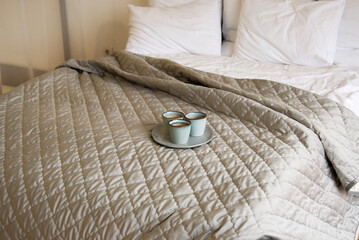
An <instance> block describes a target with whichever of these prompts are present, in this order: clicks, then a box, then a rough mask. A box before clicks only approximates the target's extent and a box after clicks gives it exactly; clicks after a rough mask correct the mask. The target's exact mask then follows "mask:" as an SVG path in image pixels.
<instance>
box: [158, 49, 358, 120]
mask: <svg viewBox="0 0 359 240" xmlns="http://www.w3.org/2000/svg"><path fill="white" fill-rule="evenodd" d="M151 56H152V57H160V58H167V59H170V60H172V61H175V62H178V63H180V64H182V65H185V66H188V67H192V68H195V69H198V70H202V71H206V72H211V73H217V74H221V75H225V76H230V77H234V78H254V79H267V80H272V81H276V82H280V83H286V84H289V85H292V86H294V87H297V88H301V89H304V90H307V91H310V92H313V93H316V94H320V95H322V96H326V97H328V98H330V99H332V100H334V101H337V102H339V103H341V104H343V105H344V106H346V107H347V108H349V109H350V110H352V111H353V112H354V113H355V114H356V115H358V116H359V67H347V66H336V65H333V66H329V67H321V68H313V67H304V66H295V65H282V64H273V63H266V62H258V61H251V60H239V59H234V58H231V57H227V56H204V55H190V54H166V55H158V54H155V55H151Z"/></svg>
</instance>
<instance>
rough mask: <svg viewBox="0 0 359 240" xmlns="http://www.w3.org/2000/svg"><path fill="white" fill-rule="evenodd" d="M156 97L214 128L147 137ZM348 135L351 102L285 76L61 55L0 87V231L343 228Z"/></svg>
mask: <svg viewBox="0 0 359 240" xmlns="http://www.w3.org/2000/svg"><path fill="white" fill-rule="evenodd" d="M198 59H200V57H198ZM203 61H204V58H203ZM196 62H197V63H198V64H199V63H200V61H196ZM203 65H205V64H203ZM212 66H213V65H212ZM168 110H179V111H182V112H185V113H188V112H193V111H201V112H204V113H206V114H207V116H208V126H209V127H211V128H212V129H213V139H212V141H211V142H210V143H209V144H206V145H203V146H201V147H198V148H193V149H171V148H166V147H163V146H161V145H158V144H157V143H155V142H154V141H153V139H152V138H151V130H152V129H153V128H154V127H156V126H158V125H159V124H161V113H163V112H165V111H168ZM358 145H359V119H358V117H357V116H356V115H355V114H354V113H352V112H351V111H350V110H348V109H347V108H345V107H343V106H342V105H341V104H338V103H337V102H335V101H332V100H330V99H328V98H326V97H322V96H320V95H316V94H313V93H310V92H308V91H304V90H301V89H298V88H295V87H292V86H289V85H286V84H282V83H278V82H273V81H267V80H258V79H234V78H231V77H225V76H221V75H216V74H212V73H208V72H203V71H199V70H195V69H192V68H188V67H184V66H181V65H179V64H177V63H175V62H172V61H168V60H166V59H157V58H150V57H145V56H140V55H134V54H130V53H128V52H121V51H120V52H117V53H115V54H113V55H112V56H108V57H106V58H103V59H96V60H88V61H81V60H70V61H68V62H67V63H66V64H64V65H62V66H60V67H59V68H57V69H56V70H54V71H51V72H49V73H46V74H44V75H42V76H40V77H38V78H35V79H33V80H31V81H28V82H26V83H25V84H23V85H21V86H19V87H18V88H16V89H15V90H13V91H12V92H10V93H8V94H5V95H3V96H1V97H0V195H1V198H0V239H246V240H250V239H253V240H254V239H268V238H272V239H297V240H299V239H300V240H301V239H331V240H335V239H348V240H349V239H350V240H352V239H353V238H354V235H355V230H356V227H357V223H358V222H359V214H358V211H359V202H358V198H357V197H356V196H354V195H352V194H350V193H348V192H349V191H350V190H352V188H353V186H354V185H355V184H356V183H357V181H358V177H359V176H358V174H359V164H358V156H359V153H358Z"/></svg>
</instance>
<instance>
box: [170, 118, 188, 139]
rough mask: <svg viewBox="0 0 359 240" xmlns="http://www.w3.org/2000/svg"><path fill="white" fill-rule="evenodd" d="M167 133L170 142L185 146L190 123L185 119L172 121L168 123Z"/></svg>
mask: <svg viewBox="0 0 359 240" xmlns="http://www.w3.org/2000/svg"><path fill="white" fill-rule="evenodd" d="M168 132H169V135H170V140H171V142H173V143H175V144H186V143H187V142H188V139H189V134H190V132H191V122H189V121H187V120H185V119H177V120H172V121H170V122H169V123H168Z"/></svg>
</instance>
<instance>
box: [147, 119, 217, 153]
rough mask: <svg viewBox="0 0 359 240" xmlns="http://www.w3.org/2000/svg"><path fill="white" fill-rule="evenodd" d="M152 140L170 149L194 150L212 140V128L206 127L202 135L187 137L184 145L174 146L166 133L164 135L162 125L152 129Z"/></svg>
mask: <svg viewBox="0 0 359 240" xmlns="http://www.w3.org/2000/svg"><path fill="white" fill-rule="evenodd" d="M152 138H153V140H155V142H156V143H158V144H161V145H163V146H166V147H170V148H194V147H199V146H201V145H203V144H206V143H208V142H210V141H211V140H212V128H211V127H210V126H209V125H206V129H205V130H204V134H203V135H202V136H200V137H189V139H188V142H187V143H186V144H175V143H173V142H171V140H170V137H169V135H168V133H167V134H166V132H165V130H164V128H163V127H162V124H160V125H158V126H157V127H155V128H154V129H152Z"/></svg>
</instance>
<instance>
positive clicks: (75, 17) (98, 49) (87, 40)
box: [66, 0, 147, 58]
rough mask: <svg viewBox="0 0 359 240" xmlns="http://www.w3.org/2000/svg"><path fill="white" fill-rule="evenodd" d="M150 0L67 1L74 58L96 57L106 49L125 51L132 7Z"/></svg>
mask: <svg viewBox="0 0 359 240" xmlns="http://www.w3.org/2000/svg"><path fill="white" fill-rule="evenodd" d="M129 3H131V4H134V5H138V6H143V5H147V0H101V1H98V0H67V1H66V12H67V16H68V17H67V19H68V23H70V24H69V25H68V30H69V42H70V52H71V57H72V58H95V57H101V56H104V55H105V49H112V48H113V49H124V48H125V46H126V42H127V38H128V17H129V16H128V14H129V11H128V7H127V5H128V4H129Z"/></svg>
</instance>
